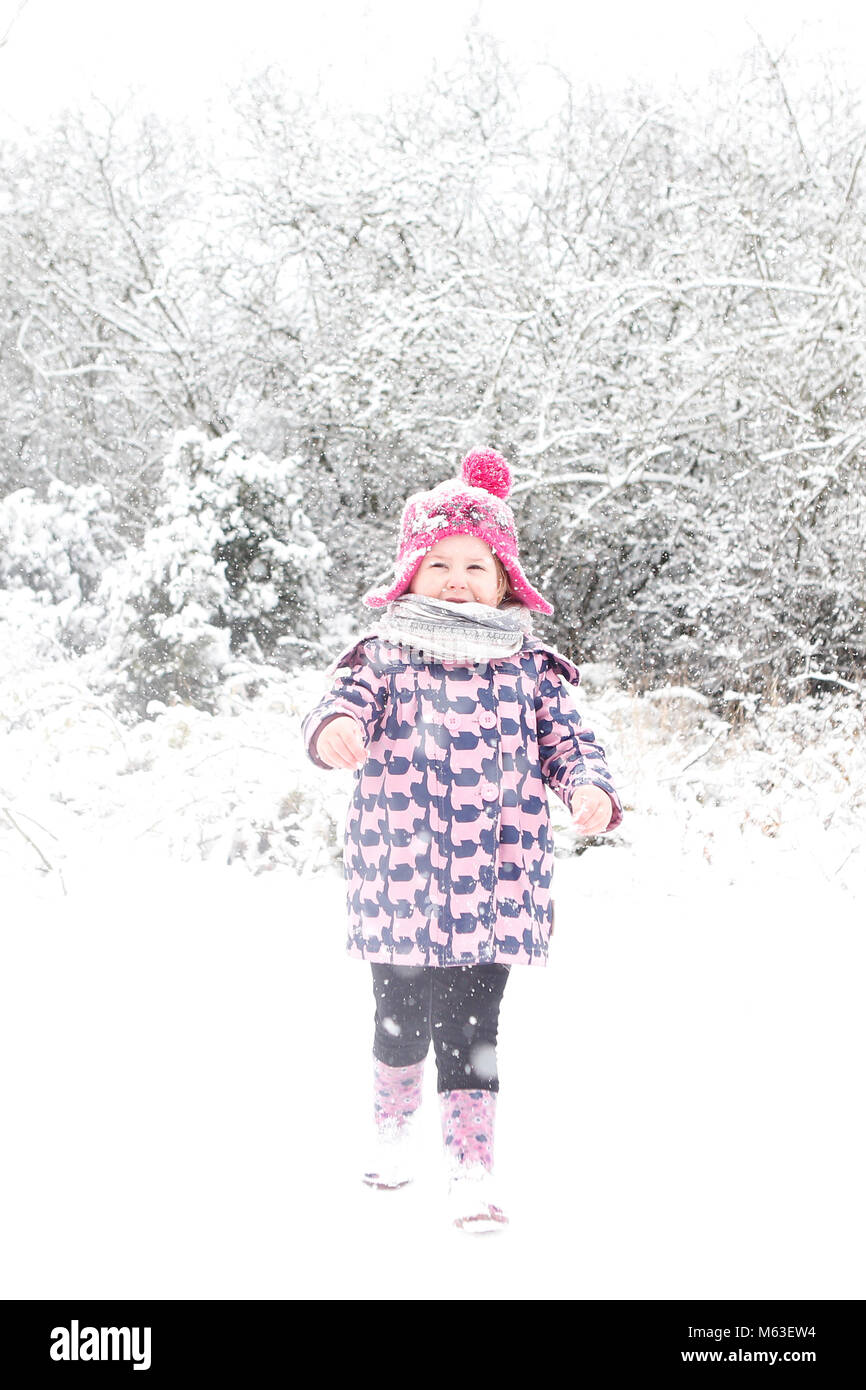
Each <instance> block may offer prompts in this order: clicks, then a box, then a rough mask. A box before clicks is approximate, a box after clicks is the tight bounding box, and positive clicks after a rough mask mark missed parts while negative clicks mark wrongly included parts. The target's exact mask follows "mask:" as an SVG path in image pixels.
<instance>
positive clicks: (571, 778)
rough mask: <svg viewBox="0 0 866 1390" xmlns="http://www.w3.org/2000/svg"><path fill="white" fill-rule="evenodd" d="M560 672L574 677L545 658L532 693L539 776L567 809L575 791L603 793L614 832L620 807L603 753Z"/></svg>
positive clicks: (560, 664)
mask: <svg viewBox="0 0 866 1390" xmlns="http://www.w3.org/2000/svg"><path fill="white" fill-rule="evenodd" d="M563 670H567V671H568V674H569V675H571V674H572V673H573V675H574V676H576V675H577V673H576V671H575V670H574V667H572V666H571V663H570V662H569V663H566V662H564V661H561V660H559V659H558V658H557V657H555V656H553V655H547V654H545V658H544V662H543V665H542V669H541V672H540V674H539V678H538V684H537V686H536V691H535V714H536V728H537V732H538V752H539V757H540V760H541V775H542V777H543V778H544V780H545V782H546V783H547V785H548V786H549V787H551V788H552V790H553V791H555V792H556V794H557V796H558V797H560V799H561V800H562V801H563V802H564V803H565V805H566V806H567V807H568V808H569V809H571V798H572V796H573V795H574V790H575V788H576V787H580V786H586V785H590V786H594V787H600V788H601V790H602V791H604V792H607V794H608V796H609V797H610V799H611V802H612V803H613V813H612V815H611V818H610V821H609V822H608V825H607V829H608V830H615V829H616V827H617V826H618V825H619V823H620V821H621V820H622V803H621V801H620V799H619V797H618V795H617V793H616V790H615V788H614V785H613V781H612V779H611V775H610V772H609V771H608V768H607V763H606V762H605V758H604V749H603V748H602V747H601V745H600V744H599V743H597V742H596V738H595V734H594V733H593V732H592V730H591V729H587V728H585V727H584V725H583V722H582V720H581V718H580V715H579V714H578V712H577V707H576V706H575V703H574V699H573V697H572V694H571V692H570V690H569V689H568V687H567V686H566V684H565V682H564V681H563V679H562V674H561V673H562V671H563Z"/></svg>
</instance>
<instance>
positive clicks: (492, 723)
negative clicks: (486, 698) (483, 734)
mask: <svg viewBox="0 0 866 1390" xmlns="http://www.w3.org/2000/svg"><path fill="white" fill-rule="evenodd" d="M478 723H479V724H480V725H481V727H482V729H495V728H496V715H495V714H494V713H493V710H492V709H486V710H484V711H483V712H482V713H481V714H479V716H478Z"/></svg>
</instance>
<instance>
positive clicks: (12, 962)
mask: <svg viewBox="0 0 866 1390" xmlns="http://www.w3.org/2000/svg"><path fill="white" fill-rule="evenodd" d="M4 636H5V638H6V639H7V640H2V639H3V638H4ZM13 639H14V640H13ZM90 672H91V667H89V666H88V659H86V658H83V659H79V660H77V661H73V660H71V659H70V658H69V657H67V656H63V655H62V654H61V653H60V652H58V651H52V650H51V649H50V643H48V642H47V641H46V640H44V635H43V637H42V638H40V637H39V634H38V632H36V631H35V629H34V632H33V638H32V643H31V644H30V645H29V646H28V642H27V640H26V630H25V627H24V625H23V624H22V623H20V622H16V623H15V624H14V625H13V624H12V623H11V621H10V622H7V624H6V626H5V627H4V628H2V630H0V750H2V758H0V870H2V874H3V929H2V949H3V965H4V969H3V972H2V982H3V983H2V989H3V1002H2V1019H3V1055H4V1058H5V1067H4V1069H3V1100H2V1105H3V1115H4V1119H5V1142H4V1145H3V1156H2V1169H3V1194H4V1201H3V1220H2V1230H0V1238H2V1244H3V1250H4V1259H3V1261H2V1269H3V1276H2V1285H0V1294H2V1296H3V1297H5V1298H39V1299H47V1298H64V1299H66V1298H69V1297H76V1298H85V1297H89V1298H121V1299H139V1298H163V1299H177V1298H180V1299H185V1298H234V1299H241V1298H243V1299H246V1298H267V1299H272V1298H298V1297H303V1298H309V1297H313V1298H321V1297H325V1298H336V1299H353V1298H382V1297H391V1298H407V1299H414V1298H433V1299H440V1298H445V1299H452V1298H464V1297H469V1298H479V1297H481V1298H514V1299H524V1298H526V1299H534V1298H545V1299H608V1298H610V1299H679V1298H693V1299H709V1298H721V1299H734V1298H735V1299H766V1298H778V1299H795V1298H807V1299H829V1298H840V1299H854V1298H862V1297H863V1296H864V1293H866V1289H864V1282H866V1281H864V1275H863V1261H862V1249H863V1244H864V1235H866V1221H864V1215H866V1212H864V1196H863V1182H862V1174H863V1170H864V1158H866V1154H864V1120H863V1107H862V1092H863V1081H862V1074H863V1057H864V1021H863V1008H862V993H863V988H862V981H863V966H864V955H866V951H864V940H863V915H864V914H863V903H864V900H866V895H864V886H866V885H864V877H866V871H864V854H863V848H862V838H863V836H862V828H863V809H864V806H863V803H864V796H866V748H864V743H866V740H864V738H863V732H862V708H861V707H860V706H859V704H858V701H857V700H856V698H855V697H854V696H851V695H846V696H844V697H840V698H837V699H834V700H827V701H823V702H822V701H803V702H801V703H800V704H798V705H796V706H788V707H787V708H779V709H775V710H774V709H769V708H763V709H761V708H759V709H758V710H757V711H753V712H751V713H748V714H747V715H745V716H744V718H743V722H742V724H741V725H740V726H734V727H733V728H731V727H730V726H729V725H727V724H723V723H722V722H721V721H719V720H718V719H716V718H715V716H713V715H712V714H711V713H710V712H709V711H708V710H707V708H706V707H705V705H704V704H703V702H702V701H701V700H700V698H699V697H697V696H696V695H695V693H694V692H689V691H684V690H669V691H667V692H661V693H660V692H656V693H655V694H654V695H653V696H652V697H651V698H650V697H645V698H642V699H637V698H634V697H632V696H627V695H625V694H623V693H622V692H620V691H619V690H618V688H617V687H616V685H615V684H612V683H610V682H608V681H606V679H605V674H606V673H605V672H604V671H603V670H600V669H593V668H589V669H588V671H587V673H586V677H587V679H586V687H585V691H584V693H583V695H582V698H581V701H580V704H581V709H582V712H583V713H584V714H586V715H588V716H589V718H590V720H591V722H593V724H594V726H595V727H596V730H597V732H599V733H600V734H601V736H602V737H603V741H605V742H606V744H607V746H608V751H609V756H610V760H611V763H612V765H613V767H614V769H615V771H616V773H617V776H618V781H619V784H620V786H621V787H622V791H623V796H624V800H625V802H626V806H627V811H628V814H627V817H626V820H625V822H624V824H623V827H622V830H621V832H619V833H618V834H617V835H616V836H615V837H613V838H612V839H611V841H610V842H599V843H596V844H593V845H592V846H591V847H590V848H589V849H587V850H586V851H585V852H583V853H577V852H576V851H577V848H578V845H577V842H576V841H575V839H574V837H573V835H572V833H571V831H570V829H569V828H568V826H567V825H566V824H565V823H564V820H563V818H562V816H561V815H559V813H558V811H557V808H558V805H559V803H558V802H554V806H553V808H554V812H555V814H556V819H557V824H558V835H559V843H560V847H561V853H560V856H559V857H558V859H557V865H556V900H557V927H556V933H555V937H554V941H553V946H552V952H551V962H550V966H549V968H548V969H546V970H538V971H534V970H521V969H515V970H514V971H513V972H512V978H511V980H510V982H509V986H508V990H507V992H506V995H505V1001H504V1004H503V1010H502V1022H501V1031H500V1049H499V1052H500V1075H501V1081H502V1091H501V1096H500V1104H499V1128H498V1136H497V1140H498V1171H499V1175H500V1178H501V1181H502V1185H503V1188H504V1191H505V1193H506V1194H507V1197H508V1206H509V1211H510V1214H511V1217H512V1222H511V1225H510V1227H509V1229H508V1230H507V1231H505V1232H503V1233H502V1234H500V1235H497V1236H494V1237H487V1238H484V1239H475V1240H473V1239H471V1238H468V1237H466V1236H464V1235H461V1234H460V1233H458V1232H455V1231H452V1230H450V1229H449V1228H448V1227H447V1225H446V1221H445V1214H444V1204H443V1191H442V1181H443V1179H442V1172H441V1168H440V1163H439V1152H438V1136H437V1132H436V1121H437V1116H436V1107H435V1104H432V1103H431V1104H428V1105H427V1107H426V1125H427V1128H426V1132H425V1135H424V1138H425V1140H426V1167H425V1169H424V1171H423V1173H422V1175H421V1178H420V1180H419V1181H418V1182H417V1184H415V1185H414V1187H411V1188H407V1189H404V1190H402V1191H399V1192H392V1193H381V1192H376V1191H372V1190H369V1189H367V1188H365V1187H364V1186H363V1185H362V1184H361V1182H360V1181H359V1180H358V1177H357V1173H358V1168H359V1163H360V1161H361V1155H362V1151H363V1142H362V1141H363V1135H364V1133H365V1124H366V1119H367V1112H368V1109H369V1104H370V1056H369V1053H370V1040H371V1033H372V1012H373V1005H372V991H371V989H370V984H369V980H368V977H367V971H366V969H365V967H364V966H363V965H361V964H359V963H357V962H355V961H352V960H349V959H348V958H347V957H346V956H345V955H344V951H343V911H342V891H343V889H342V881H341V878H340V876H339V871H338V868H337V864H336V846H337V827H338V825H339V821H340V818H341V815H342V809H343V806H344V804H345V797H346V793H347V788H348V785H349V784H348V782H347V781H346V780H344V778H343V777H342V775H341V774H327V773H324V772H318V771H317V770H316V769H314V768H312V767H311V766H310V765H309V764H306V763H305V762H304V759H303V754H302V751H301V749H300V746H299V739H298V725H299V717H300V714H301V713H303V712H304V711H305V710H306V709H307V708H309V706H310V704H312V703H313V702H314V700H315V698H316V694H317V684H318V682H317V678H315V677H312V676H306V677H304V678H302V679H295V680H294V681H288V680H285V679H282V678H277V677H274V679H273V680H272V681H271V682H270V684H268V685H267V686H265V687H264V688H263V689H262V690H261V691H260V692H259V694H258V695H257V696H256V697H255V698H254V699H248V698H246V697H245V696H244V695H243V694H242V692H241V691H240V689H238V691H237V692H235V694H234V695H233V694H232V693H231V692H227V694H226V698H225V701H224V707H223V709H222V711H221V712H220V713H218V714H216V715H212V716H211V715H205V714H201V713H196V712H195V711H191V710H189V709H185V708H182V707H175V708H171V709H167V710H164V711H161V712H160V711H158V710H156V711H154V712H153V714H152V717H151V718H149V719H148V720H146V721H143V722H141V723H139V724H137V725H133V726H129V725H126V724H123V723H121V722H120V721H118V719H117V717H116V715H114V714H113V713H112V711H111V706H110V704H109V702H108V701H107V699H106V698H105V697H104V696H100V695H98V694H94V693H93V692H94V688H95V683H94V682H92V681H91V680H90V678H89V677H90ZM427 1082H428V1091H429V1098H428V1099H429V1101H431V1102H432V1101H433V1099H434V1096H433V1092H434V1090H435V1073H434V1070H433V1067H432V1061H431V1063H430V1064H429V1071H428V1076H427Z"/></svg>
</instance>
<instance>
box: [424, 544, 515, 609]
mask: <svg viewBox="0 0 866 1390" xmlns="http://www.w3.org/2000/svg"><path fill="white" fill-rule="evenodd" d="M409 593H410V594H420V595H421V596H422V598H438V599H444V600H445V601H446V602H448V603H485V604H487V606H488V607H489V608H496V607H497V606H498V605H499V604H500V603H501V601H502V598H503V595H504V593H505V583H504V580H503V579H502V576H501V572H500V569H499V566H498V565H497V563H496V556H495V555H494V554H493V551H492V550H491V549H490V546H489V545H488V544H487V542H486V541H482V540H479V539H478V538H477V537H476V536H466V535H458V536H448V537H447V538H446V539H445V540H444V541H437V542H436V544H435V545H434V546H433V548H432V550H428V552H427V554H426V555H425V556H424V559H423V560H422V561H421V564H420V565H419V566H418V570H417V572H416V574H415V577H414V579H413V580H412V583H411V584H410V585H409Z"/></svg>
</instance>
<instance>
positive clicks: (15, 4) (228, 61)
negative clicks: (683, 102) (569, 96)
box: [0, 0, 866, 133]
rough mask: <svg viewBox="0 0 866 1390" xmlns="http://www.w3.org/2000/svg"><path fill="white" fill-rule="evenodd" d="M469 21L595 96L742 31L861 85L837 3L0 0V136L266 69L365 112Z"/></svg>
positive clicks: (852, 19) (735, 42)
mask: <svg viewBox="0 0 866 1390" xmlns="http://www.w3.org/2000/svg"><path fill="white" fill-rule="evenodd" d="M473 20H475V21H476V22H477V23H478V25H479V27H480V28H481V29H483V30H485V31H487V32H490V33H493V34H494V35H495V36H496V37H497V38H498V39H499V40H500V42H501V43H502V46H503V48H504V49H505V50H506V51H507V52H509V53H510V54H512V55H513V56H514V57H516V58H517V59H518V61H526V62H531V61H533V60H536V59H537V60H543V59H545V58H548V59H551V60H553V61H554V62H556V63H557V64H558V65H559V66H561V67H564V68H566V69H567V70H568V71H570V72H571V73H572V74H573V75H574V76H576V77H577V78H581V77H583V78H585V79H588V80H592V81H593V82H596V83H599V82H600V83H604V84H616V85H618V84H619V83H620V82H622V81H623V80H624V79H627V78H628V77H629V76H635V77H644V78H646V77H655V78H657V79H658V80H659V81H660V82H662V83H663V84H667V83H669V82H670V81H671V80H672V79H673V78H675V77H677V76H681V77H683V78H685V79H686V80H687V81H689V82H690V81H691V80H693V79H694V78H695V77H697V78H699V77H700V75H701V74H702V73H707V72H709V71H711V70H712V69H713V68H717V67H723V66H724V65H725V64H726V63H727V62H728V61H730V60H731V59H733V58H734V57H735V56H736V55H737V54H738V53H740V52H742V51H743V50H744V49H745V48H747V47H750V46H751V45H752V44H753V43H754V41H755V38H754V31H755V30H758V31H759V32H760V33H761V34H762V35H763V36H764V38H765V39H766V40H767V41H768V43H769V44H770V45H771V47H773V49H774V51H778V50H779V49H781V48H783V47H784V46H785V45H787V44H792V46H793V48H794V49H796V50H797V51H798V52H800V53H803V52H809V53H811V54H818V55H821V54H824V53H829V52H834V53H835V52H838V54H839V56H838V58H835V59H834V61H837V62H838V63H840V64H841V65H844V66H847V67H849V69H850V70H851V72H852V74H853V76H854V77H855V79H859V80H866V44H864V39H866V15H864V14H862V13H860V12H859V6H856V7H855V6H853V5H852V4H851V3H850V0H844V2H842V0H826V3H823V4H819V3H817V2H816V0H730V3H729V4H722V5H716V6H712V5H707V4H701V3H699V0H640V2H639V3H636V2H635V0H617V3H610V4H608V5H606V6H605V5H599V3H598V0H589V2H587V0H428V3H427V4H418V3H417V2H416V3H412V0H282V3H281V0H241V3H238V0H144V3H140V0H135V3H130V0H26V2H25V3H24V5H23V8H22V7H21V0H0V41H2V39H3V37H4V35H5V34H6V33H7V31H8V40H7V42H6V44H5V46H3V47H0V133H11V132H12V131H13V130H15V129H16V128H17V129H18V130H20V129H21V127H22V126H30V127H34V126H36V127H38V126H39V125H40V124H41V123H42V122H43V121H45V120H46V119H49V118H50V117H51V116H52V114H54V113H55V112H56V111H57V110H58V109H59V108H61V107H63V106H65V105H71V106H77V105H79V104H82V103H84V102H86V101H87V99H88V97H90V96H91V95H95V96H97V97H99V98H101V99H103V100H105V101H108V102H116V100H117V98H118V96H119V95H120V94H122V93H124V92H125V91H128V89H129V88H130V87H134V88H136V89H137V90H138V91H139V93H140V95H141V99H142V101H143V103H144V104H146V105H148V106H149V107H151V108H152V109H154V110H157V111H160V112H163V113H165V114H166V115H168V114H177V113H182V114H184V115H185V116H190V117H191V118H193V119H195V117H196V115H197V114H200V113H201V112H202V110H203V109H204V108H205V106H206V104H207V103H208V101H209V100H211V99H214V98H215V99H217V100H218V99H219V98H220V96H221V95H222V93H223V92H224V91H225V90H226V88H227V87H229V86H231V85H234V84H236V83H237V82H238V81H239V80H240V79H241V78H242V77H243V76H244V74H245V72H248V71H250V70H260V69H261V68H263V67H265V66H267V65H268V64H269V63H278V64H280V65H281V66H282V67H284V68H285V69H286V70H287V71H288V72H289V73H290V75H291V76H292V77H293V78H294V79H295V80H296V81H297V82H298V83H299V85H302V86H305V87H306V86H312V85H314V82H315V81H316V79H320V80H321V81H322V83H323V85H324V88H325V90H326V92H327V93H328V94H329V96H330V98H331V99H333V100H340V99H345V100H346V101H348V102H350V103H353V104H354V103H363V104H366V105H376V104H378V102H379V101H380V100H381V94H382V93H386V92H389V91H393V90H396V89H401V88H407V87H411V86H414V85H418V84H419V83H420V82H421V81H422V80H423V78H424V76H425V75H426V73H427V72H428V71H429V68H430V65H431V63H432V62H433V61H434V60H435V61H438V62H439V63H440V65H441V64H443V63H445V64H447V63H448V61H449V60H450V59H453V58H454V57H455V56H456V55H457V54H458V53H459V51H460V50H461V48H462V39H463V35H464V33H465V31H466V29H467V27H468V26H469V25H470V24H471V23H472V22H473ZM10 25H11V29H10V27H9V26H10Z"/></svg>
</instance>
